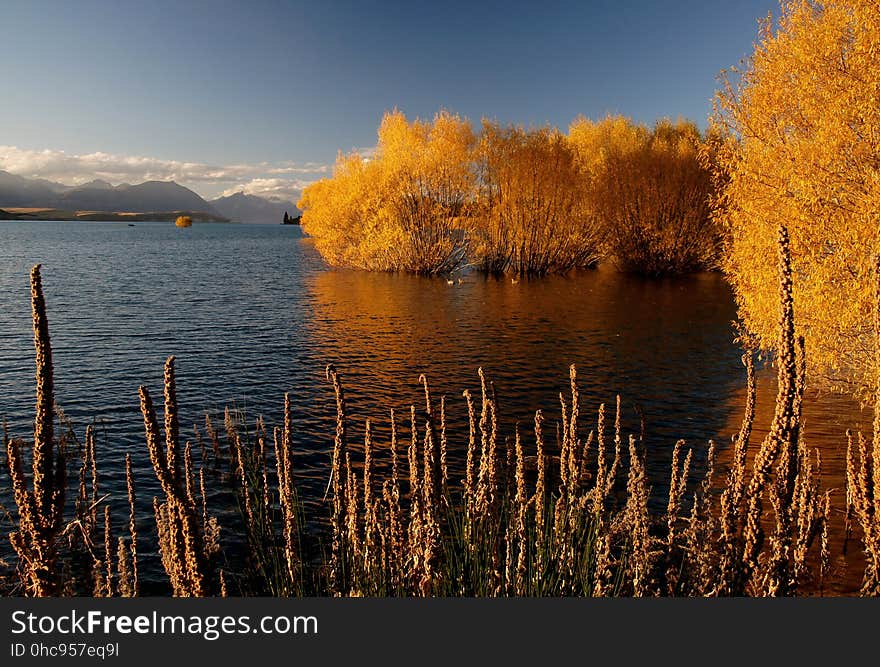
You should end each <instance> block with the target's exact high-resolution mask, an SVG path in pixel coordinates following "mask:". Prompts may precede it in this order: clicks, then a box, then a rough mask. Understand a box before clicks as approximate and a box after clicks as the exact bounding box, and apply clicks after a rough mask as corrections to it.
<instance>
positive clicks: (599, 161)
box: [569, 117, 720, 276]
mask: <svg viewBox="0 0 880 667" xmlns="http://www.w3.org/2000/svg"><path fill="white" fill-rule="evenodd" d="M569 138H570V142H571V144H572V145H573V146H574V148H575V150H576V151H577V154H578V158H579V163H580V166H581V170H582V173H583V181H584V183H585V184H586V189H587V191H588V193H589V202H590V204H591V206H592V210H591V215H592V218H593V219H595V220H599V221H601V223H602V225H603V228H604V230H605V239H606V246H605V248H606V252H607V254H608V256H609V258H610V259H611V260H612V261H613V262H614V263H615V265H617V267H618V268H619V269H621V270H624V271H629V272H635V273H643V274H647V275H655V276H657V275H668V274H681V273H691V272H694V271H700V270H704V269H708V268H712V267H713V264H714V262H715V259H716V257H717V252H718V246H719V243H720V236H719V234H718V232H717V228H716V226H715V224H714V223H713V222H712V220H711V216H710V201H711V196H712V186H713V183H712V176H711V172H710V169H709V164H708V163H707V162H706V160H705V159H704V158H703V155H704V154H708V153H707V150H706V149H705V148H704V141H703V137H702V135H701V134H700V131H699V129H698V128H697V127H696V126H695V125H694V124H693V123H689V122H686V121H681V120H680V121H678V122H677V123H672V122H670V121H667V120H663V121H659V122H658V123H657V124H656V125H655V126H654V128H653V129H651V130H649V129H648V128H646V127H644V126H642V125H636V124H634V123H633V122H631V121H629V120H627V119H625V118H622V117H609V118H606V119H605V120H603V121H601V122H598V123H594V122H592V121H590V120H588V119H584V118H579V119H578V120H576V121H575V122H574V123H573V124H572V126H571V129H570V131H569Z"/></svg>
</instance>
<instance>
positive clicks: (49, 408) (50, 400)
mask: <svg viewBox="0 0 880 667" xmlns="http://www.w3.org/2000/svg"><path fill="white" fill-rule="evenodd" d="M31 310H32V314H33V329H34V350H35V359H36V366H37V371H36V381H37V383H36V384H37V401H36V411H35V418H34V441H33V448H32V449H31V461H32V474H31V487H30V488H28V482H27V479H26V476H25V473H24V461H23V458H24V456H23V452H24V443H23V442H22V441H21V440H16V439H10V438H8V437H7V436H6V433H5V429H4V444H5V449H6V458H7V463H8V466H9V475H10V478H11V482H12V491H13V495H14V498H15V504H16V507H17V508H18V525H17V527H16V530H15V531H14V532H12V533H11V534H10V535H9V541H10V542H11V544H12V547H13V548H14V549H15V552H16V554H18V557H19V559H20V561H21V563H22V566H23V579H24V583H25V589H24V590H25V592H26V594H27V595H30V596H34V597H47V596H51V595H54V594H56V593H57V592H58V585H59V580H58V573H57V572H56V558H57V541H58V538H59V535H60V534H61V530H62V527H63V520H64V498H65V485H66V479H65V475H66V465H65V453H64V447H63V446H56V444H57V443H56V442H55V433H54V425H55V398H54V379H53V378H54V372H53V368H52V346H51V345H50V343H49V322H48V320H47V318H46V301H45V299H44V297H43V283H42V279H41V277H40V265H39V264H37V265H36V266H34V268H33V269H32V270H31Z"/></svg>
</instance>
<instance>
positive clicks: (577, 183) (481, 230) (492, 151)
mask: <svg viewBox="0 0 880 667" xmlns="http://www.w3.org/2000/svg"><path fill="white" fill-rule="evenodd" d="M479 167H480V196H479V200H478V202H477V205H476V207H475V208H476V215H475V216H474V217H475V219H476V220H475V225H474V229H473V234H474V236H475V239H476V247H475V252H474V255H475V263H476V264H477V265H478V266H480V267H481V268H482V269H484V270H485V271H487V272H490V273H503V272H511V273H517V274H536V275H543V274H547V273H562V272H565V271H568V270H569V269H573V268H584V267H592V266H595V264H596V263H597V261H598V260H599V250H600V246H601V238H600V233H599V228H598V225H597V224H596V222H595V220H594V218H593V216H592V215H591V214H590V210H589V209H588V207H587V206H586V198H585V194H586V190H585V188H584V182H583V180H582V179H581V178H580V175H579V173H578V169H577V165H576V162H575V153H574V151H573V150H572V148H571V147H570V146H569V144H568V142H567V140H566V138H565V136H564V135H563V134H561V133H560V132H559V131H558V130H556V129H550V128H540V129H534V130H525V129H523V128H521V127H513V126H511V127H506V128H502V127H499V126H498V125H497V124H495V123H491V122H489V121H485V120H484V121H483V132H482V136H481V140H480V146H479Z"/></svg>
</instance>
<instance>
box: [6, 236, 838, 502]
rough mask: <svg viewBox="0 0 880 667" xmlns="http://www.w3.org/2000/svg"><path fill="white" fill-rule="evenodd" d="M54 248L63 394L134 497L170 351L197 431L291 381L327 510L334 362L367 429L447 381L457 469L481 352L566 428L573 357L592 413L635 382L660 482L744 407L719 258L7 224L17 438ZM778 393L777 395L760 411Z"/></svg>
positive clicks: (306, 452)
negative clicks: (343, 254) (537, 267)
mask: <svg viewBox="0 0 880 667" xmlns="http://www.w3.org/2000/svg"><path fill="white" fill-rule="evenodd" d="M38 262H39V263H41V264H42V266H43V268H42V275H43V285H44V290H45V295H46V301H47V305H48V311H49V323H50V332H51V337H52V345H53V351H54V361H55V371H56V372H55V377H56V390H57V396H56V398H57V402H58V405H59V406H60V408H61V409H62V410H63V411H64V413H65V414H66V415H67V417H68V418H69V419H71V420H72V421H73V422H74V424H76V425H77V430H78V432H79V433H80V435H81V433H82V430H83V429H84V427H85V424H86V423H88V422H89V421H90V420H93V419H94V420H96V421H97V422H98V424H99V425H100V429H99V432H100V434H101V437H100V439H99V443H98V447H99V451H98V456H99V461H100V463H101V465H102V479H101V483H102V486H103V488H104V490H105V491H106V492H109V493H111V494H112V495H111V502H112V503H122V504H124V502H125V489H124V480H123V479H122V475H121V473H122V470H123V468H122V465H121V462H122V457H123V456H124V453H125V452H130V453H131V454H132V456H133V459H134V462H135V468H136V474H137V478H138V486H139V495H140V497H141V499H142V500H143V502H144V503H148V502H149V500H150V498H151V496H152V495H153V494H155V493H157V492H158V490H157V487H156V484H155V481H154V477H153V474H152V470H151V469H150V468H149V462H148V460H147V457H146V451H145V445H144V440H143V424H142V421H141V417H140V413H139V410H138V396H137V388H138V386H139V385H140V384H145V385H146V386H147V387H148V388H149V389H150V390H151V392H152V393H153V395H154V400H157V401H160V396H161V391H162V366H163V362H164V360H165V358H166V357H167V356H168V355H171V354H173V355H175V356H176V358H177V370H178V377H177V386H178V390H179V400H180V404H181V423H182V425H183V426H184V429H183V430H184V435H185V436H186V437H188V438H191V437H192V430H191V429H190V428H186V425H188V424H192V423H194V422H198V423H199V424H200V426H201V424H203V421H204V414H205V412H214V413H216V412H218V411H222V408H223V406H226V405H235V406H238V407H240V408H244V409H245V411H246V413H247V414H248V415H249V417H251V418H255V417H256V416H258V415H263V416H264V417H265V418H266V420H267V422H268V423H269V424H272V423H278V422H279V420H280V418H281V409H282V405H283V396H284V393H285V392H290V395H291V399H292V405H293V413H294V420H295V424H296V438H297V450H296V454H297V456H296V462H295V465H296V468H297V473H298V476H299V480H300V483H301V485H302V486H303V488H304V490H305V492H306V495H307V496H311V497H313V500H312V501H310V502H313V503H314V505H312V506H313V507H314V508H316V510H317V508H318V501H317V500H314V498H317V497H318V496H319V495H320V492H321V491H322V490H323V486H324V484H325V482H326V475H327V463H328V460H329V455H328V452H329V449H330V447H331V446H332V440H333V421H332V419H333V416H334V407H333V396H332V392H331V391H330V388H329V387H328V385H327V382H326V381H325V379H324V368H325V366H326V364H328V363H333V364H335V365H336V367H337V368H338V370H339V371H340V373H341V376H342V379H343V383H344V386H345V389H346V392H347V397H348V401H349V406H350V412H351V416H352V426H351V432H352V434H353V435H352V438H353V439H355V440H356V439H357V437H358V435H359V434H360V433H362V427H361V423H362V420H363V418H365V417H367V416H370V417H372V418H373V419H374V420H375V421H376V423H377V432H378V435H379V438H380V440H381V439H382V437H383V436H384V434H385V433H386V432H387V431H386V429H387V414H388V412H387V411H388V408H389V407H392V406H394V407H396V408H397V410H398V412H399V413H401V414H408V406H409V404H410V403H411V402H414V401H420V400H421V399H420V395H419V386H418V383H417V379H418V376H419V374H420V373H425V374H426V375H427V376H428V378H429V379H430V380H431V382H432V387H433V389H434V392H435V394H436V395H437V396H438V397H439V396H440V395H441V394H446V395H447V400H448V403H449V414H450V423H451V426H452V428H453V429H455V432H454V433H453V434H452V435H451V442H450V447H451V448H452V452H453V455H452V459H453V465H459V464H460V454H461V452H462V451H463V448H464V447H465V445H466V441H467V433H466V430H463V429H462V428H461V427H462V426H463V421H462V420H463V419H464V418H465V416H466V412H465V406H464V401H463V399H462V398H461V391H462V390H463V389H465V388H470V389H472V390H476V389H477V388H478V387H479V384H478V379H477V375H476V369H477V367H478V366H483V367H484V369H485V370H486V372H487V373H488V375H489V377H490V378H492V379H493V380H494V381H495V384H496V387H497V391H498V398H499V403H500V407H501V415H502V418H503V423H504V424H505V426H506V427H507V428H510V427H511V426H512V424H513V422H514V421H520V422H521V423H522V424H523V425H524V426H528V425H529V424H530V423H531V422H532V420H533V418H534V411H535V410H536V409H537V408H542V409H543V410H544V411H545V415H546V416H547V417H548V420H549V422H550V424H552V420H553V419H555V417H556V415H558V410H559V398H558V396H559V392H560V391H567V384H568V366H569V364H572V363H574V364H576V365H577V367H578V370H579V377H580V381H581V385H582V386H581V391H582V400H583V403H582V414H587V413H590V412H592V410H594V409H595V407H597V406H598V404H599V403H600V402H603V401H604V402H606V403H608V404H609V405H612V404H613V402H614V398H615V395H616V394H618V393H619V394H621V395H622V398H623V405H624V423H625V425H626V427H627V429H628V430H629V431H633V432H636V433H638V431H639V429H640V420H641V419H642V418H643V419H644V424H645V429H646V434H647V441H646V442H647V447H648V463H649V474H650V475H651V478H652V481H654V483H655V486H661V487H662V484H663V481H664V479H665V478H666V476H667V470H668V463H669V456H670V452H671V448H672V446H673V444H674V443H675V441H676V440H677V439H678V438H685V439H686V440H687V441H688V443H690V444H693V445H695V446H697V447H699V449H700V451H703V449H704V447H705V443H706V441H707V440H708V439H710V438H716V439H718V440H719V441H720V442H721V443H722V445H723V444H724V443H726V442H727V441H728V439H729V435H730V433H732V432H733V430H735V428H736V424H737V423H738V419H739V417H738V415H739V414H740V412H741V402H742V393H743V391H742V388H743V384H744V383H743V380H742V378H743V369H742V365H741V363H740V354H741V353H740V351H739V349H738V348H737V346H736V345H735V344H734V342H733V337H734V334H733V329H732V327H731V322H732V321H733V320H734V318H735V316H736V313H735V304H734V300H733V296H732V294H731V291H730V289H729V288H728V286H727V285H726V283H725V282H724V281H723V279H722V277H721V276H720V275H718V274H712V273H708V274H700V275H697V276H693V277H690V278H685V279H677V280H663V281H656V280H654V281H651V280H644V279H639V278H634V277H629V276H624V275H620V274H618V273H616V272H614V271H613V270H612V269H600V270H597V271H589V272H582V273H577V274H573V275H571V276H567V277H553V278H546V279H542V280H537V281H527V280H523V281H521V282H520V283H518V284H512V283H511V281H510V280H494V279H488V280H487V279H484V278H482V277H480V276H479V275H476V274H474V275H469V276H465V278H464V282H463V283H462V284H455V285H452V286H450V285H448V284H447V283H446V281H445V280H437V279H427V278H418V277H412V276H405V275H391V274H370V273H363V272H357V271H345V270H333V269H330V268H328V267H326V266H325V265H324V264H323V262H322V261H321V259H320V257H319V256H318V254H317V253H316V251H315V250H314V248H313V247H312V245H311V244H310V242H309V241H308V240H307V239H304V238H303V236H302V234H301V232H300V230H299V228H298V227H295V226H281V225H272V226H268V225H231V224H196V225H194V226H193V227H191V228H188V229H178V228H176V227H174V226H173V225H171V224H169V223H137V224H136V225H135V226H134V227H130V226H128V225H126V224H124V223H90V222H57V223H56V222H2V223H0V312H2V313H3V326H0V416H2V417H4V418H5V419H6V420H7V421H8V424H9V430H10V433H11V434H12V435H19V436H27V435H28V434H29V432H30V430H31V429H32V425H31V420H32V418H33V417H32V415H33V383H34V378H33V373H34V367H33V341H32V333H31V315H30V310H29V309H30V302H29V283H28V272H29V270H30V268H31V266H32V265H33V264H35V263H38ZM770 405H772V392H769V393H768V392H764V395H763V396H762V407H760V408H759V411H761V410H763V412H764V413H766V412H767V406H770ZM834 410H835V411H836V412H834V415H835V419H836V421H834V420H832V421H834V423H835V424H838V423H839V424H841V425H843V424H844V422H847V419H849V416H851V413H852V410H851V406H850V405H849V404H848V403H847V404H845V405H843V407H840V406H837V407H835V408H834ZM841 412H842V413H844V417H840V415H839V413H841ZM585 419H586V417H585ZM835 434H836V429H831V430H830V431H829V435H828V439H829V443H832V440H831V438H832V437H835V438H836V435H835ZM833 443H837V440H834V441H833ZM813 444H816V442H815V441H814V442H813ZM819 444H820V445H821V444H822V442H821V440H820V442H819ZM828 446H829V447H831V446H832V444H828ZM833 446H834V447H837V444H833ZM457 455H459V456H457ZM834 456H836V454H833V455H832V458H833V457H834ZM697 458H698V460H699V458H700V457H699V456H698V457H697ZM2 479H3V480H4V484H5V479H6V478H5V476H4V477H2ZM3 495H5V494H2V493H0V498H2V496H3Z"/></svg>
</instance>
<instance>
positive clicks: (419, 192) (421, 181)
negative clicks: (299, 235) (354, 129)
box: [298, 111, 475, 274]
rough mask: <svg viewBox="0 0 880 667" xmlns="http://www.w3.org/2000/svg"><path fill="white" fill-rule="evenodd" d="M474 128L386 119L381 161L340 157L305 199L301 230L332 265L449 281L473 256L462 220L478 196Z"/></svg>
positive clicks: (451, 119)
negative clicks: (330, 173) (471, 200)
mask: <svg viewBox="0 0 880 667" xmlns="http://www.w3.org/2000/svg"><path fill="white" fill-rule="evenodd" d="M474 142H475V139H474V134H473V132H472V130H471V127H470V124H469V123H467V122H466V121H464V120H462V119H461V118H459V117H458V116H454V115H452V114H448V113H445V112H441V113H439V114H437V116H436V117H435V118H434V121H433V122H432V123H426V122H421V121H418V120H416V121H414V122H412V123H409V122H407V120H406V118H405V117H404V116H403V114H402V113H400V112H397V111H395V112H392V113H389V114H386V115H385V117H384V118H383V119H382V125H381V126H380V127H379V142H378V145H377V148H376V152H375V155H373V156H371V157H364V156H361V155H358V154H356V153H355V154H352V155H347V156H342V155H340V157H339V159H338V160H337V163H336V169H335V170H334V174H333V178H332V179H326V180H323V181H319V182H318V183H315V184H314V185H312V186H310V187H308V188H307V189H306V190H305V192H304V193H303V196H302V199H301V200H300V202H299V204H298V205H299V207H300V208H302V209H303V210H304V214H303V218H302V226H303V230H304V231H305V232H306V233H308V234H309V235H311V236H313V237H314V239H315V244H316V246H317V248H318V250H319V251H320V252H321V254H322V255H323V257H324V258H325V259H326V260H327V261H328V262H329V263H331V264H334V265H340V266H351V267H356V268H362V269H373V270H380V271H387V270H403V271H409V272H413V273H422V274H437V273H448V272H450V271H453V270H454V269H456V268H458V267H459V266H460V265H461V264H462V263H463V262H464V258H465V257H466V254H467V252H466V251H467V244H468V239H467V237H466V235H465V234H463V233H462V231H461V230H460V229H459V217H460V216H461V214H462V211H463V209H464V206H465V204H466V203H467V202H468V200H469V198H470V195H471V193H472V192H473V188H474V182H475V176H474V170H473V169H472V168H471V164H470V160H471V157H472V151H473V146H474Z"/></svg>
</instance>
